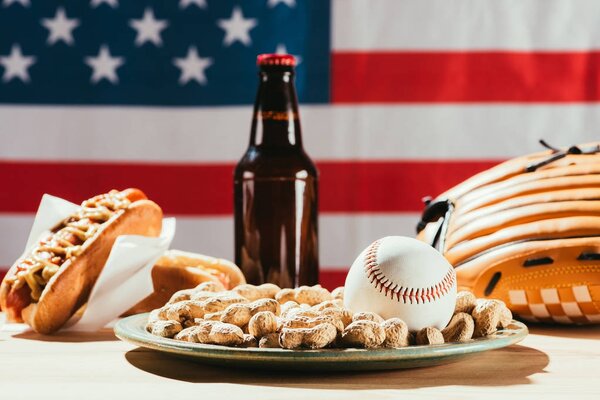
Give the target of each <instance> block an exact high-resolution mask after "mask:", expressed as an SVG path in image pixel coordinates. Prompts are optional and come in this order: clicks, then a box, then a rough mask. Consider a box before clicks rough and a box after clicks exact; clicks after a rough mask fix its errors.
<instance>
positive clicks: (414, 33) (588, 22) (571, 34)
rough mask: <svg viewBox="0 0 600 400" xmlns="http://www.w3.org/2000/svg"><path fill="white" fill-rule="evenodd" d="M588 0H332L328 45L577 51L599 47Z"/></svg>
mask: <svg viewBox="0 0 600 400" xmlns="http://www.w3.org/2000/svg"><path fill="white" fill-rule="evenodd" d="M598 15H600V3H599V2H597V1H589V0H569V1H563V0H543V1H541V0H502V1H497V0H454V1H452V4H451V5H449V4H448V1H446V0H419V1H398V0H377V1H364V0H333V3H332V17H333V24H332V47H333V50H334V51H348V50H394V51H395V50H474V49H509V50H531V49H537V50H565V49H569V50H576V49H591V48H599V47H600V30H598Z"/></svg>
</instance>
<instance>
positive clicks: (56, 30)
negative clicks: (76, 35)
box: [42, 7, 79, 45]
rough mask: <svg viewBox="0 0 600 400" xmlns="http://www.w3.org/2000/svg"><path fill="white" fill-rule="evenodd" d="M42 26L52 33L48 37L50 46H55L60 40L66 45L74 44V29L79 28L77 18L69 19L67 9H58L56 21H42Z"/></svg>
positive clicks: (49, 19)
mask: <svg viewBox="0 0 600 400" xmlns="http://www.w3.org/2000/svg"><path fill="white" fill-rule="evenodd" d="M42 25H43V26H44V27H45V28H46V29H48V30H49V31H50V34H49V35H48V44H49V45H53V44H54V43H56V42H58V41H59V40H62V41H64V42H65V43H66V44H68V45H71V44H73V29H75V28H77V27H78V26H79V20H78V19H77V18H73V19H69V18H67V15H66V13H65V9H64V8H62V7H58V8H57V9H56V14H55V15H54V19H51V18H44V19H42Z"/></svg>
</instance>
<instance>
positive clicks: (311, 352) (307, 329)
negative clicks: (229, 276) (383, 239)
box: [115, 282, 527, 371]
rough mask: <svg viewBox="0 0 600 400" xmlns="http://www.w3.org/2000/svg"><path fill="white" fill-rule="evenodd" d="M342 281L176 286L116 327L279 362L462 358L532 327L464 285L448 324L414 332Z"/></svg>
mask: <svg viewBox="0 0 600 400" xmlns="http://www.w3.org/2000/svg"><path fill="white" fill-rule="evenodd" d="M343 295H344V288H343V287H339V288H337V289H335V290H333V291H332V292H330V291H328V290H327V289H325V288H323V287H321V286H320V285H316V286H301V287H298V288H295V289H281V288H279V287H278V286H276V285H273V284H269V283H267V284H263V285H260V286H254V285H250V284H243V285H239V286H237V287H235V288H233V289H231V290H224V288H223V287H222V286H220V285H219V284H218V283H215V282H205V283H202V284H200V285H199V286H197V287H196V288H193V289H186V290H181V291H179V292H177V293H175V294H174V295H173V296H172V297H171V299H170V300H169V302H168V303H167V304H166V305H165V306H163V307H161V308H159V309H156V310H153V311H152V312H150V313H144V314H137V315H133V316H131V317H127V318H124V319H122V320H120V321H119V322H118V323H117V324H116V326H115V334H116V336H117V337H119V338H120V339H121V340H124V341H126V342H129V343H132V344H134V345H137V346H140V347H145V348H150V349H154V350H158V351H161V352H166V353H169V354H173V355H175V356H179V357H184V358H187V359H192V360H195V361H198V362H200V363H205V364H213V365H221V366H235V367H246V368H260V369H277V370H311V371H315V370H324V371H343V370H384V369H401V368H416V367H424V366H432V365H439V364H445V363H449V362H454V361H458V360H460V359H462V358H464V357H467V356H470V355H474V354H477V353H480V352H483V351H487V350H492V349H498V348H501V347H505V346H509V345H511V344H514V343H517V342H519V341H521V340H522V339H523V338H524V337H525V336H526V335H527V327H526V326H525V325H524V324H522V323H521V322H518V321H515V320H513V319H512V314H511V313H510V311H509V310H508V308H506V305H505V304H504V303H503V302H501V301H499V300H490V299H477V298H475V296H474V295H473V294H472V293H470V292H459V293H458V295H457V301H456V308H455V312H454V315H453V317H452V319H451V320H450V322H449V323H448V325H447V326H446V328H444V329H442V330H439V329H437V328H434V327H427V328H423V329H421V330H420V331H418V332H410V331H409V330H408V328H407V325H406V323H404V322H403V321H402V320H401V319H399V318H391V319H388V320H384V319H383V318H382V317H381V316H379V315H377V314H375V313H371V312H358V313H353V312H352V311H350V310H349V309H347V308H345V307H344V305H343Z"/></svg>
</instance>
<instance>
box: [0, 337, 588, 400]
mask: <svg viewBox="0 0 600 400" xmlns="http://www.w3.org/2000/svg"><path fill="white" fill-rule="evenodd" d="M7 328H10V326H5V327H4V329H2V330H1V332H0V398H1V399H3V400H4V399H7V400H8V399H10V400H13V399H21V398H23V399H35V398H40V399H44V400H47V399H61V400H63V399H75V398H77V399H82V400H91V399H103V400H104V399H107V400H108V399H111V400H112V399H121V398H127V399H136V400H137V399H141V400H146V399H168V400H171V399H173V400H175V399H182V398H183V399H186V398H194V399H197V400H205V399H213V398H214V399H223V400H236V399H283V400H291V399H303V400H316V399H323V398H325V399H344V400H348V399H368V400H370V399H376V398H390V399H395V398H401V397H402V398H415V397H416V398H435V399H439V398H477V399H490V398H504V399H511V400H512V399H516V398H528V399H548V398H561V399H565V398H566V399H569V400H571V399H572V400H575V399H583V398H590V399H591V398H594V399H600V340H599V339H600V326H596V327H570V328H569V327H544V326H538V327H536V326H531V327H530V331H531V334H530V335H529V336H528V337H527V338H526V339H525V340H524V341H523V342H521V343H520V344H518V345H515V346H511V347H508V348H505V349H500V350H495V351H490V352H487V353H483V354H480V355H477V356H474V357H472V358H469V359H466V360H463V361H460V362H457V363H454V364H449V365H445V366H437V367H430V368H421V369H415V370H398V371H386V372H367V373H333V374H328V375H324V374H315V373H307V374H298V373H294V374H292V373H282V372H261V371H246V370H235V369H222V368H216V367H208V366H203V365H200V364H194V363H191V362H188V361H182V360H179V359H176V358H172V357H169V356H166V355H163V354H161V353H158V352H154V351H150V350H144V349H140V348H136V347H134V346H131V345H129V344H127V343H124V342H121V341H119V340H118V339H116V338H115V336H114V335H113V334H112V331H110V330H106V331H103V332H100V333H96V334H66V333H64V334H59V335H56V336H40V335H37V334H35V333H32V332H24V333H18V332H8V331H7ZM407 395H408V397H406V396H407Z"/></svg>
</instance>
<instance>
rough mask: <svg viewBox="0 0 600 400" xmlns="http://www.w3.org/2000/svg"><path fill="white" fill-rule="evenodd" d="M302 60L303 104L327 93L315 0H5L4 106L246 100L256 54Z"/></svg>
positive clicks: (323, 35)
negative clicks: (283, 55) (281, 55)
mask: <svg viewBox="0 0 600 400" xmlns="http://www.w3.org/2000/svg"><path fill="white" fill-rule="evenodd" d="M274 52H280V53H285V52H288V53H290V54H293V55H295V56H297V57H298V60H299V65H298V68H297V81H296V82H297V89H298V96H299V98H300V101H301V102H304V103H327V102H328V101H329V97H330V94H329V92H330V90H329V83H330V78H329V75H330V5H329V2H328V1H320V0H252V1H241V0H240V1H229V0H180V1H176V0H172V1H147V0H91V1H77V2H73V1H53V0H2V4H1V5H0V77H1V79H0V103H13V104H15V103H17V104H18V103H21V104H23V103H25V104H68V105H101V104H104V105H157V106H197V105H199V106H211V105H237V104H250V103H252V102H253V100H254V95H255V92H256V86H257V82H256V79H257V78H256V65H255V63H256V56H257V54H260V53H274Z"/></svg>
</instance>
